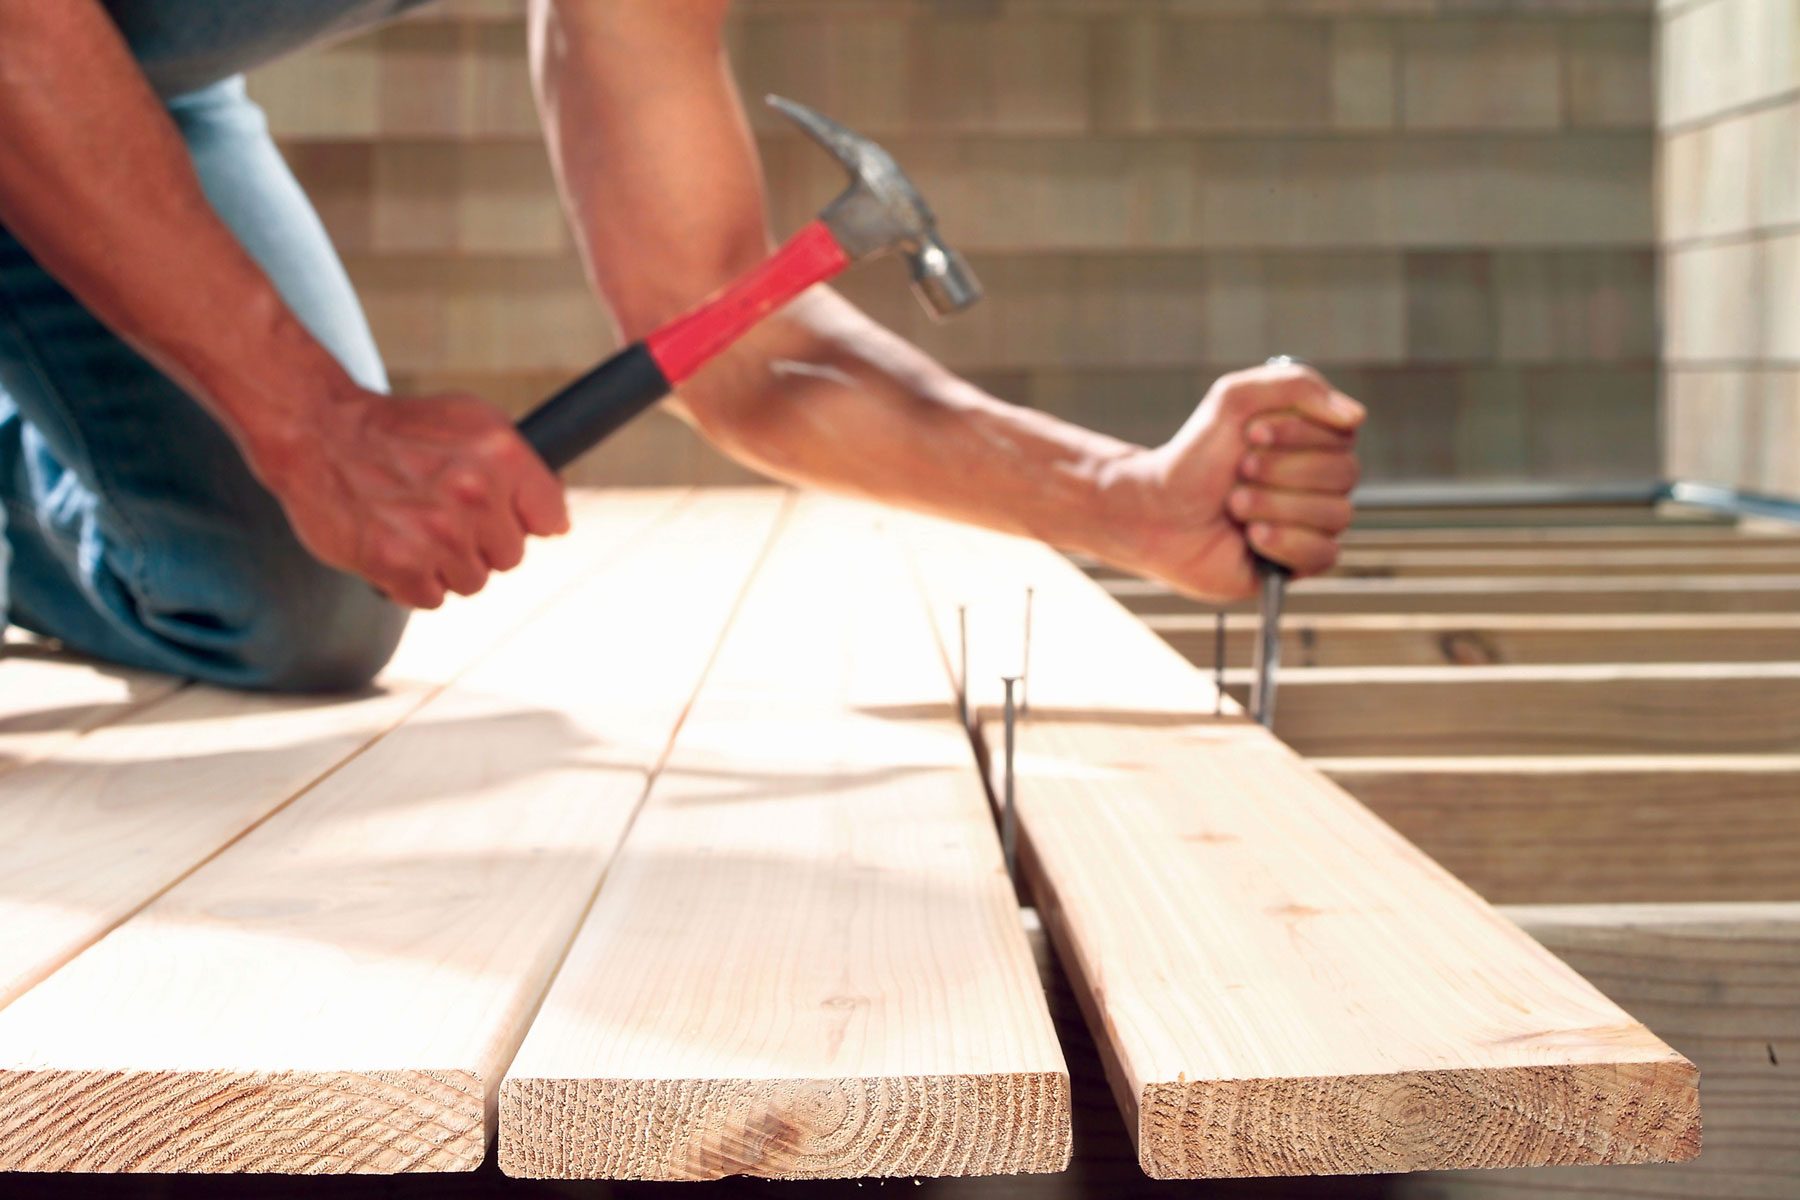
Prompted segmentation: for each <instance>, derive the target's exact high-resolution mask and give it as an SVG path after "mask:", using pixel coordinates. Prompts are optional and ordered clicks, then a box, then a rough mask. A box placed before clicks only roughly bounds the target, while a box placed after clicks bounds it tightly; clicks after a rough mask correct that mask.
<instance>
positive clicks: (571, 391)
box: [519, 221, 850, 471]
mask: <svg viewBox="0 0 1800 1200" xmlns="http://www.w3.org/2000/svg"><path fill="white" fill-rule="evenodd" d="M849 265H850V258H849V256H848V255H846V254H845V253H844V250H843V247H842V246H839V245H838V242H837V239H836V238H835V237H833V236H832V234H831V230H829V229H827V228H826V227H825V223H824V222H823V221H814V222H813V223H812V224H811V225H808V226H807V227H806V228H805V229H802V230H801V231H800V232H799V233H798V234H796V235H795V236H794V238H793V240H792V241H790V242H788V244H787V245H785V246H783V247H782V248H781V249H780V250H778V251H776V253H775V256H774V257H773V258H771V259H769V260H768V261H767V262H765V263H764V264H763V265H762V266H760V267H758V268H757V269H756V270H754V271H752V272H751V273H750V274H748V275H746V276H744V277H743V278H742V279H740V280H738V281H737V282H736V283H734V284H732V285H731V286H730V287H728V288H726V289H725V290H724V291H722V292H720V293H718V294H717V295H716V296H713V297H712V298H711V299H709V300H707V301H705V302H704V303H702V304H701V305H700V306H699V307H698V308H696V309H694V310H693V311H692V312H690V313H688V314H687V315H686V316H683V317H677V318H676V319H675V320H674V321H672V322H670V323H669V324H667V325H665V326H663V327H662V328H661V329H659V330H657V331H656V332H655V333H653V334H651V335H650V336H649V337H648V338H646V339H645V340H643V341H641V342H634V343H632V344H631V345H629V346H627V347H625V349H623V350H621V351H619V352H618V353H617V354H615V355H613V356H612V357H611V358H609V359H607V360H606V361H605V362H603V363H601V364H600V365H599V366H597V367H595V368H594V369H593V370H592V371H589V372H588V373H587V374H586V375H583V376H582V377H581V378H580V379H577V380H576V381H575V382H574V383H571V384H570V385H569V386H567V387H565V388H564V389H563V390H562V391H560V392H558V393H557V394H556V395H554V396H552V397H550V399H548V400H546V401H544V403H543V404H541V405H539V406H538V407H537V408H536V409H535V410H533V411H532V412H531V414H530V415H529V416H527V417H526V418H525V419H524V420H522V421H520V422H519V432H520V433H521V434H523V435H524V437H525V440H526V441H527V442H529V443H530V444H531V447H532V449H534V450H536V451H537V452H538V455H539V456H540V457H541V458H543V460H544V462H545V463H547V464H549V466H550V469H551V470H553V471H560V470H562V469H563V468H564V467H566V466H568V465H569V464H570V463H572V462H574V461H575V460H576V459H577V458H579V457H581V456H582V455H583V454H586V453H587V452H588V451H589V450H592V449H593V448H594V447H595V446H597V445H599V444H600V443H601V442H602V441H604V440H605V439H607V438H609V437H611V436H612V435H613V434H614V433H616V432H618V430H619V429H621V428H622V427H623V426H624V425H625V423H626V422H628V421H630V420H631V419H632V418H633V417H635V416H637V415H638V414H639V413H641V412H643V411H644V410H645V409H647V408H650V407H652V406H654V405H655V404H656V402H657V401H658V400H661V399H662V398H663V397H664V396H666V395H668V394H669V392H670V391H671V390H672V389H673V388H674V387H675V385H676V384H679V383H681V382H682V381H683V380H686V379H688V378H690V377H691V376H692V375H693V374H694V372H695V371H698V370H699V369H700V368H701V367H702V366H704V365H705V364H706V362H707V360H708V359H710V358H712V357H713V356H714V355H716V354H718V353H719V352H720V351H721V350H724V349H725V348H726V347H727V346H729V345H731V344H732V343H733V342H735V341H737V340H738V339H739V338H740V337H742V336H744V334H746V333H748V332H750V329H751V328H752V327H753V326H754V325H755V324H756V323H757V322H758V321H760V320H762V319H763V318H764V317H766V316H768V315H769V314H770V313H772V312H774V311H775V310H776V309H778V308H780V307H781V306H782V305H784V304H786V303H787V302H788V301H789V300H792V299H793V298H794V297H795V296H798V295H799V294H800V293H801V292H804V291H805V290H806V289H807V288H809V287H811V286H812V285H813V284H815V283H823V282H824V281H825V280H827V279H830V278H831V277H832V276H834V275H836V274H838V273H839V272H840V271H842V270H843V269H844V268H845V267H847V266H849Z"/></svg>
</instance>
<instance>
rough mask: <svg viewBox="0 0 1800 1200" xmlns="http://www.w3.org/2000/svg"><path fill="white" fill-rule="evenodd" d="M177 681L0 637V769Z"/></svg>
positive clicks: (166, 691) (150, 699) (58, 744)
mask: <svg viewBox="0 0 1800 1200" xmlns="http://www.w3.org/2000/svg"><path fill="white" fill-rule="evenodd" d="M181 686H182V681H181V680H179V679H174V678H171V677H169V676H166V675H154V674H151V673H149V672H147V671H131V670H127V669H125V668H123V667H114V666H110V665H108V664H105V663H96V662H92V661H90V660H88V659H84V658H82V657H80V656H79V655H75V654H70V653H68V652H66V651H63V650H60V649H58V648H56V647H55V646H53V645H50V644H48V643H44V642H38V641H33V640H29V639H26V638H22V637H18V636H17V635H13V636H9V637H7V638H6V639H5V642H4V644H0V774H4V773H5V772H7V771H10V770H12V769H13V768H14V767H21V766H24V765H25V764H26V763H31V762H36V761H37V760H38V759H40V758H44V757H46V756H47V755H50V754H53V753H55V752H56V751H57V750H58V749H60V748H62V747H63V746H65V745H67V744H68V743H70V742H72V741H74V740H75V739H76V738H78V737H80V736H82V735H83V734H85V733H89V732H91V731H93V730H95V729H98V728H100V727H101V726H103V725H107V724H110V723H111V722H113V721H117V720H120V719H121V718H124V717H127V716H129V715H131V714H132V713H134V712H139V711H141V710H143V709H146V708H149V707H150V706H151V705H153V704H156V703H158V702H159V701H162V700H165V699H167V698H168V697H169V696H171V695H173V694H174V693H175V692H176V691H178V690H179V689H180V688H181Z"/></svg>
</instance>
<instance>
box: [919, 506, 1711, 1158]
mask: <svg viewBox="0 0 1800 1200" xmlns="http://www.w3.org/2000/svg"><path fill="white" fill-rule="evenodd" d="M907 528H908V536H907V540H908V544H909V546H910V547H911V548H912V550H913V553H914V555H915V559H916V561H917V562H918V564H919V568H920V574H921V578H922V579H923V581H924V583H925V586H926V589H927V592H928V594H929V595H930V596H931V598H932V600H933V604H934V609H935V611H936V612H937V614H938V621H939V629H940V634H941V635H945V636H952V637H953V636H954V635H953V631H954V628H955V625H954V620H955V616H954V608H955V604H956V603H957V601H956V599H955V598H956V597H957V596H960V595H963V594H965V593H967V592H969V591H971V590H981V589H987V590H998V591H1001V592H1004V591H1006V590H1010V589H1012V588H1016V587H1018V586H1020V585H1021V583H1022V579H1021V576H1020V575H1019V573H1018V558H1017V557H1016V554H1017V552H1016V551H1015V550H1014V549H1013V546H1014V543H1011V542H1009V541H1007V540H1005V539H1001V538H998V537H995V536H993V535H984V534H979V533H975V532H972V531H959V530H954V529H952V528H950V527H948V526H943V525H938V524H933V523H925V522H919V523H917V524H916V525H909V526H908V527H907ZM1062 569H1063V571H1064V572H1065V573H1066V575H1065V579H1070V578H1071V577H1072V579H1073V580H1074V581H1079V579H1080V577H1079V576H1078V575H1076V574H1075V571H1074V568H1073V567H1071V566H1067V565H1064V566H1063V568H1062ZM1068 586H1071V587H1072V586H1074V583H1073V582H1071V583H1069V585H1068ZM1113 619H1114V620H1125V619H1126V618H1124V617H1123V615H1122V614H1117V613H1116V612H1115V616H1114V618H1113ZM998 640H1000V641H1002V642H1004V641H1006V640H1008V639H1007V638H1005V637H1004V636H1002V637H1000V638H999V639H998ZM1084 651H1085V647H1084V644H1083V643H1082V642H1081V641H1080V640H1078V639H1074V640H1061V641H1058V642H1055V643H1052V644H1051V646H1050V647H1047V648H1046V655H1051V654H1052V653H1053V654H1054V657H1053V658H1051V659H1049V661H1047V662H1046V663H1045V664H1044V665H1043V666H1042V670H1043V671H1045V672H1046V673H1048V672H1050V671H1055V672H1057V673H1058V674H1059V675H1061V676H1063V678H1062V681H1061V682H1060V683H1059V684H1058V688H1059V691H1058V693H1057V698H1056V702H1055V704H1051V703H1048V702H1039V701H1035V700H1034V702H1033V706H1032V710H1031V715H1030V716H1029V717H1028V719H1027V720H1026V721H1025V722H1024V724H1023V727H1022V730H1021V743H1020V759H1019V817H1020V822H1021V834H1022V853H1023V866H1024V871H1025V876H1026V879H1027V881H1028V882H1029V885H1030V888H1031V892H1032V895H1033V896H1034V897H1035V899H1036V901H1037V903H1038V906H1039V908H1040V911H1041V912H1042V913H1043V916H1044V920H1045V925H1046V927H1047V928H1048V929H1049V930H1050V932H1051V935H1052V937H1053V939H1054V940H1055V944H1056V946H1057V951H1058V956H1059V958H1060V959H1061V961H1062V962H1063V964H1064V965H1065V967H1066V968H1067V969H1069V970H1070V972H1071V974H1072V975H1073V976H1074V977H1075V983H1076V990H1077V994H1078V995H1081V996H1083V997H1085V999H1084V1004H1085V1007H1086V1011H1087V1016H1088V1023H1089V1027H1090V1028H1091V1029H1092V1030H1094V1031H1095V1033H1096V1036H1097V1038H1098V1040H1099V1041H1100V1042H1101V1044H1102V1047H1103V1051H1104V1053H1105V1054H1106V1055H1107V1056H1108V1058H1109V1073H1110V1077H1111V1080H1112V1084H1113V1089H1114V1092H1115V1096H1116V1097H1117V1099H1118V1101H1119V1103H1120V1107H1121V1108H1122V1110H1123V1111H1124V1113H1125V1115H1126V1120H1127V1123H1128V1124H1129V1125H1130V1126H1131V1127H1132V1128H1133V1130H1134V1134H1135V1136H1136V1138H1137V1145H1138V1155H1139V1160H1140V1163H1141V1165H1142V1166H1143V1168H1144V1170H1145V1172H1146V1173H1147V1174H1149V1175H1151V1176H1153V1177H1157V1178H1175V1177H1215V1176H1231V1175H1294V1174H1330V1173H1345V1172H1372V1171H1407V1170H1420V1169H1424V1168H1428V1167H1433V1166H1443V1165H1446V1164H1449V1163H1457V1164H1459V1165H1465V1166H1475V1165H1481V1166H1502V1165H1519V1164H1524V1163H1542V1162H1570V1163H1573V1162H1595V1163H1598V1162H1631V1161H1644V1160H1650V1159H1663V1158H1687V1157H1691V1156H1692V1155H1693V1154H1694V1153H1696V1152H1697V1150H1698V1137H1699V1123H1698V1121H1699V1118H1698V1099H1697V1093H1696V1091H1695V1078H1694V1074H1693V1069H1692V1067H1691V1065H1690V1064H1688V1063H1686V1062H1685V1060H1683V1059H1682V1058H1681V1057H1680V1056H1679V1055H1678V1054H1676V1053H1675V1052H1674V1051H1672V1050H1670V1049H1669V1048H1668V1047H1667V1046H1665V1045H1663V1044H1662V1043H1661V1042H1659V1041H1658V1040H1657V1039H1656V1038H1655V1037H1654V1036H1652V1035H1651V1034H1650V1033H1649V1032H1648V1031H1647V1030H1645V1029H1644V1028H1643V1026H1641V1025H1639V1024H1638V1023H1637V1022H1636V1021H1634V1020H1633V1019H1632V1018H1630V1017H1629V1016H1627V1015H1626V1014H1625V1013H1624V1012H1623V1011H1621V1010H1619V1009H1618V1008H1617V1007H1616V1006H1615V1005H1613V1004H1611V1003H1610V1002H1608V1001H1607V1000H1606V999H1605V998H1604V997H1602V996H1601V995H1600V994H1599V993H1598V992H1596V991H1595V990H1594V989H1593V988H1592V987H1591V986H1590V985H1588V984H1587V983H1586V982H1584V981H1583V980H1581V979H1580V977H1578V976H1577V975H1575V974H1574V973H1573V972H1572V971H1570V970H1569V969H1567V968H1566V967H1564V966H1563V965H1562V964H1560V963H1558V962H1557V961H1556V960H1555V959H1553V958H1552V957H1550V956H1549V955H1548V954H1546V953H1544V952H1543V951H1542V950H1541V949H1540V948H1538V947H1537V946H1535V945H1534V944H1533V943H1532V942H1531V941H1530V940H1529V939H1528V938H1526V937H1525V936H1524V935H1523V934H1521V933H1520V932H1519V931H1518V930H1517V929H1516V928H1514V927H1513V926H1511V925H1510V924H1508V923H1507V922H1506V921H1505V920H1503V919H1502V918H1501V917H1499V916H1498V915H1497V914H1496V913H1495V912H1494V911H1493V910H1492V909H1490V908H1488V907H1487V906H1486V905H1485V904H1483V903H1482V902H1481V901H1480V900H1479V899H1477V898H1476V897H1475V896H1474V895H1473V894H1472V893H1470V892H1469V891H1468V890H1467V889H1465V888H1464V887H1463V886H1462V885H1460V884H1459V883H1457V882H1456V881H1455V880H1454V879H1452V878H1451V877H1450V876H1449V875H1448V874H1446V873H1445V872H1444V871H1443V870H1442V869H1441V868H1439V867H1438V866H1437V865H1436V864H1434V863H1432V862H1431V861H1430V860H1429V859H1427V858H1426V857H1425V856H1424V855H1423V854H1421V853H1420V852H1419V851H1418V850H1417V849H1415V848H1414V847H1413V846H1411V845H1410V844H1408V843H1407V842H1405V841H1404V840H1402V839H1401V838H1400V837H1398V836H1397V835H1396V834H1394V833H1393V831H1392V830H1390V829H1389V828H1388V827H1387V826H1385V825H1383V824H1382V823H1381V822H1380V821H1378V820H1377V819H1375V818H1374V817H1373V816H1371V815H1370V814H1369V813H1368V811H1367V810H1366V809H1364V808H1362V807H1361V806H1360V805H1358V804H1356V803H1355V802H1354V801H1353V800H1351V799H1350V798H1349V797H1348V796H1347V795H1345V794H1344V793H1343V792H1342V791H1341V790H1339V789H1338V788H1336V787H1335V786H1334V785H1332V784H1331V783H1330V782H1329V781H1327V780H1326V779H1325V778H1324V777H1323V776H1321V775H1319V774H1318V773H1317V772H1316V771H1313V770H1312V769H1311V768H1309V767H1308V766H1306V765H1305V764H1304V763H1302V762H1301V761H1300V760H1299V759H1297V758H1296V757H1295V756H1294V755H1293V754H1292V752H1291V751H1289V750H1288V749H1287V748H1286V747H1284V746H1282V745H1281V744H1280V743H1278V742H1276V741H1275V740H1274V739H1273V738H1271V737H1270V736H1269V735H1268V733H1267V732H1266V731H1264V730H1261V729H1260V728H1258V727H1255V726H1252V725H1249V724H1247V723H1245V722H1242V721H1241V720H1236V719H1233V718H1230V717H1228V718H1226V719H1224V720H1210V719H1207V718H1206V717H1205V716H1204V715H1202V714H1197V713H1195V712H1193V711H1192V710H1191V709H1184V708H1182V707H1180V706H1179V704H1175V705H1164V706H1159V705H1158V703H1157V699H1156V695H1155V694H1154V693H1151V694H1149V695H1147V696H1146V697H1145V702H1144V703H1143V704H1142V705H1141V706H1140V707H1139V709H1138V710H1136V711H1130V710H1120V709H1116V708H1113V709H1103V710H1101V711H1097V712H1093V713H1084V712H1081V711H1079V706H1078V705H1077V704H1076V703H1075V697H1076V695H1077V691H1078V685H1077V684H1076V682H1075V680H1076V672H1077V670H1080V672H1081V674H1082V676H1084V677H1085V678H1087V679H1088V680H1090V681H1093V684H1094V686H1095V687H1096V689H1097V690H1099V691H1108V690H1111V689H1112V688H1114V687H1116V686H1117V684H1116V681H1117V680H1118V679H1119V678H1120V677H1121V676H1123V677H1124V678H1126V679H1129V677H1130V672H1131V670H1132V666H1133V664H1131V663H1129V662H1120V661H1118V660H1117V659H1115V658H1114V657H1112V656H1104V655H1092V656H1088V655H1086V654H1085V653H1084ZM1038 669H1039V668H1038V667H1034V670H1033V683H1032V687H1033V690H1034V691H1035V690H1036V689H1037V683H1036V682H1035V680H1036V674H1037V671H1038ZM1195 674H1196V675H1197V674H1198V673H1197V672H1196V673H1195ZM990 719H991V715H990ZM987 733H988V738H989V742H990V746H991V744H992V740H993V730H992V729H991V728H990V729H988V730H987ZM1121 880H1129V881H1130V885H1129V886H1128V887H1121V886H1120V881H1121Z"/></svg>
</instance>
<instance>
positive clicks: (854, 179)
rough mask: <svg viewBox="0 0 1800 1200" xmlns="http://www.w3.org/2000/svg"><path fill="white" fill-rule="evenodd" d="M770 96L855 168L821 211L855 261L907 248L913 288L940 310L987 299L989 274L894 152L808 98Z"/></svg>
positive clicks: (946, 313) (943, 313)
mask: <svg viewBox="0 0 1800 1200" xmlns="http://www.w3.org/2000/svg"><path fill="white" fill-rule="evenodd" d="M766 99H767V103H768V105H769V107H770V108H773V109H774V110H775V111H777V112H779V113H781V114H782V115H783V116H785V117H787V118H788V119H789V120H790V121H792V122H793V123H794V124H795V125H798V126H799V127H800V128H801V129H802V130H804V131H805V132H806V133H807V135H808V136H810V137H811V138H812V139H813V141H815V142H817V143H818V144H819V145H820V146H823V147H824V148H825V150H826V152H827V153H829V154H830V155H831V156H832V157H833V158H835V159H837V160H838V162H839V163H840V164H842V166H843V168H844V170H845V171H847V172H849V174H850V186H849V187H848V188H846V189H845V190H844V192H843V194H842V195H840V196H839V197H838V198H837V199H836V200H833V201H832V202H831V203H830V204H829V205H828V206H826V208H825V210H824V211H823V212H821V213H820V214H819V219H820V220H821V221H823V222H824V223H825V225H826V227H827V228H829V229H830V230H831V234H832V236H833V237H834V238H836V239H837V243H838V245H839V246H841V247H843V249H844V253H845V254H847V255H848V256H849V257H850V259H851V260H852V261H853V262H854V261H860V260H862V259H866V258H874V257H876V256H878V255H881V254H886V253H889V252H890V251H891V252H894V253H897V254H900V255H903V256H904V257H905V258H906V260H907V266H908V268H909V269H910V270H911V272H912V279H913V290H914V292H916V293H917V294H918V297H919V300H920V301H921V302H922V303H923V304H924V305H925V309H926V311H927V312H929V313H931V314H932V316H934V317H939V318H943V317H950V316H954V315H955V314H957V313H959V312H961V311H963V310H964V309H966V308H968V307H970V306H971V305H973V304H974V303H976V302H977V301H978V300H980V299H981V281H980V280H978V279H976V278H975V272H974V271H973V270H971V269H970V267H969V264H968V263H967V262H965V261H964V260H963V256H962V255H960V254H958V253H957V252H956V251H955V250H952V249H951V248H950V247H949V246H947V245H945V244H944V241H943V239H942V238H940V237H939V236H938V233H937V216H936V215H935V214H934V213H933V212H932V211H931V206H930V205H928V204H926V203H925V198H924V197H923V196H921V195H919V190H918V189H917V188H915V187H914V186H913V184H912V180H910V179H908V178H907V177H906V172H904V171H902V170H901V169H900V164H899V163H897V162H895V161H894V157H893V155H891V154H889V153H888V152H887V151H886V150H883V149H882V148H881V147H880V146H878V145H876V144H875V143H874V142H872V141H870V140H869V139H868V138H865V137H863V136H862V135H861V134H858V133H854V132H852V131H851V130H849V129H846V128H845V127H844V126H842V125H840V124H838V123H837V122H836V121H833V120H832V119H831V118H830V117H827V116H825V115H823V114H822V113H819V112H816V111H814V110H813V109H810V108H808V107H807V106H806V105H804V104H800V103H798V102H796V101H793V100H789V99H786V98H785V97H782V96H769V97H767V98H766Z"/></svg>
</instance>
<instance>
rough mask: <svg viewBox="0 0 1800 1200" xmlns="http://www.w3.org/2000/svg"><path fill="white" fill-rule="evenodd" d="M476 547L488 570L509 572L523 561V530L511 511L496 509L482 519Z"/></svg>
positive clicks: (515, 515) (516, 516)
mask: <svg viewBox="0 0 1800 1200" xmlns="http://www.w3.org/2000/svg"><path fill="white" fill-rule="evenodd" d="M476 545H477V547H478V548H479V549H480V551H481V557H482V559H483V560H484V561H485V562H486V564H487V566H488V568H489V569H490V570H494V571H510V570H512V569H513V568H514V567H516V566H518V565H519V564H520V563H521V562H523V561H524V559H525V530H524V529H522V528H520V526H519V518H518V515H517V514H516V513H514V512H513V511H512V510H511V509H496V510H494V511H493V512H491V513H489V514H487V515H486V516H485V517H483V518H482V521H481V527H480V529H479V530H478V531H477V534H476Z"/></svg>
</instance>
